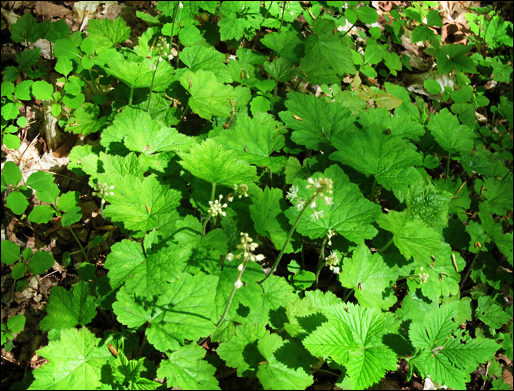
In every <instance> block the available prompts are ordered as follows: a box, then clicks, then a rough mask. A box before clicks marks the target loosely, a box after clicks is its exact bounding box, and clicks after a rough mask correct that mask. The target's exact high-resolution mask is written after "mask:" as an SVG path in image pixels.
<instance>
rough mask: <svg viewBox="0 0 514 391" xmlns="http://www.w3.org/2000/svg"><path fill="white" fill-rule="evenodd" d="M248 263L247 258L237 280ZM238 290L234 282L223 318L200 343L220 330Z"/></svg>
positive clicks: (239, 279) (238, 279)
mask: <svg viewBox="0 0 514 391" xmlns="http://www.w3.org/2000/svg"><path fill="white" fill-rule="evenodd" d="M247 263H248V259H245V260H244V261H243V267H242V268H241V270H240V271H239V275H238V276H237V280H236V281H241V277H242V276H243V272H244V271H245V268H246V264H247ZM236 291H237V286H236V285H235V284H234V287H233V288H232V292H231V293H230V297H229V299H228V302H227V305H226V306H225V311H223V315H221V319H220V320H219V322H218V323H217V324H216V329H215V330H214V331H213V332H212V333H211V334H209V335H208V336H207V337H205V338H204V339H202V340H201V341H200V342H198V345H202V344H203V343H204V342H205V341H207V339H208V338H209V337H210V336H211V335H212V334H214V333H215V332H216V331H218V328H219V327H220V326H221V324H222V323H223V321H224V320H225V318H226V317H227V314H228V310H229V309H230V306H231V304H232V300H233V299H234V295H235V294H236Z"/></svg>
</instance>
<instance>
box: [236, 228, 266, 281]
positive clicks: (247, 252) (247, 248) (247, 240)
mask: <svg viewBox="0 0 514 391" xmlns="http://www.w3.org/2000/svg"><path fill="white" fill-rule="evenodd" d="M258 246H259V245H258V244H257V243H254V242H253V239H252V238H251V237H250V236H248V234H247V233H244V232H241V244H238V245H237V248H238V249H240V250H243V252H241V253H239V254H237V255H234V254H232V253H228V255H227V260H228V261H232V260H233V259H234V258H237V259H242V260H243V263H241V264H240V265H239V266H238V267H237V269H238V270H239V271H240V272H241V274H242V272H243V270H244V268H245V266H246V263H247V262H248V261H253V262H256V261H263V260H264V258H266V257H265V256H264V255H263V254H258V255H255V254H253V252H254V251H255V250H256V249H257V247H258ZM241 274H240V276H241ZM234 285H235V286H236V287H237V288H238V289H239V288H241V287H242V286H243V283H242V282H241V278H240V277H239V278H238V279H237V281H236V282H235V283H234Z"/></svg>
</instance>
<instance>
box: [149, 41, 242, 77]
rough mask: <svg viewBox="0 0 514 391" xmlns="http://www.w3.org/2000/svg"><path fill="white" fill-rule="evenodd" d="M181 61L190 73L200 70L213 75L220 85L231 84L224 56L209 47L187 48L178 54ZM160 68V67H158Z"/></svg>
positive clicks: (196, 46)
mask: <svg viewBox="0 0 514 391" xmlns="http://www.w3.org/2000/svg"><path fill="white" fill-rule="evenodd" d="M180 61H182V62H183V63H184V64H186V66H187V67H188V68H189V70H190V71H192V72H197V71H199V70H200V69H201V70H203V71H209V72H212V73H214V75H215V76H216V79H217V80H218V81H219V82H222V83H232V77H230V74H229V72H228V69H227V65H226V62H225V55H224V54H223V53H220V52H218V51H217V50H216V49H214V48H213V47H211V46H198V45H195V46H188V47H185V48H184V49H183V50H182V52H181V53H180ZM159 66H160V65H159Z"/></svg>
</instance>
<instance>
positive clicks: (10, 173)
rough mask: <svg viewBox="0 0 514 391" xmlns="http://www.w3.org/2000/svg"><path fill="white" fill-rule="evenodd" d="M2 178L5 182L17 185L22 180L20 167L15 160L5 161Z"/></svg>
mask: <svg viewBox="0 0 514 391" xmlns="http://www.w3.org/2000/svg"><path fill="white" fill-rule="evenodd" d="M2 178H3V179H4V181H5V183H7V184H9V185H13V186H16V185H17V184H18V183H20V181H21V171H20V168H19V167H18V166H17V165H16V163H14V162H11V161H7V162H5V164H4V169H3V170H2Z"/></svg>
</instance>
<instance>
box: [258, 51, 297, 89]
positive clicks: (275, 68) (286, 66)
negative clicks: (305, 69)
mask: <svg viewBox="0 0 514 391" xmlns="http://www.w3.org/2000/svg"><path fill="white" fill-rule="evenodd" d="M291 65H292V64H291V63H290V62H289V60H286V59H285V58H282V57H278V58H275V59H274V60H273V62H269V61H266V62H265V63H264V65H263V68H264V70H265V71H266V72H268V73H269V75H270V76H271V77H272V78H273V79H275V80H276V81H278V82H282V83H284V82H288V81H290V80H291V79H292V77H293V75H294V69H293V68H291Z"/></svg>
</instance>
